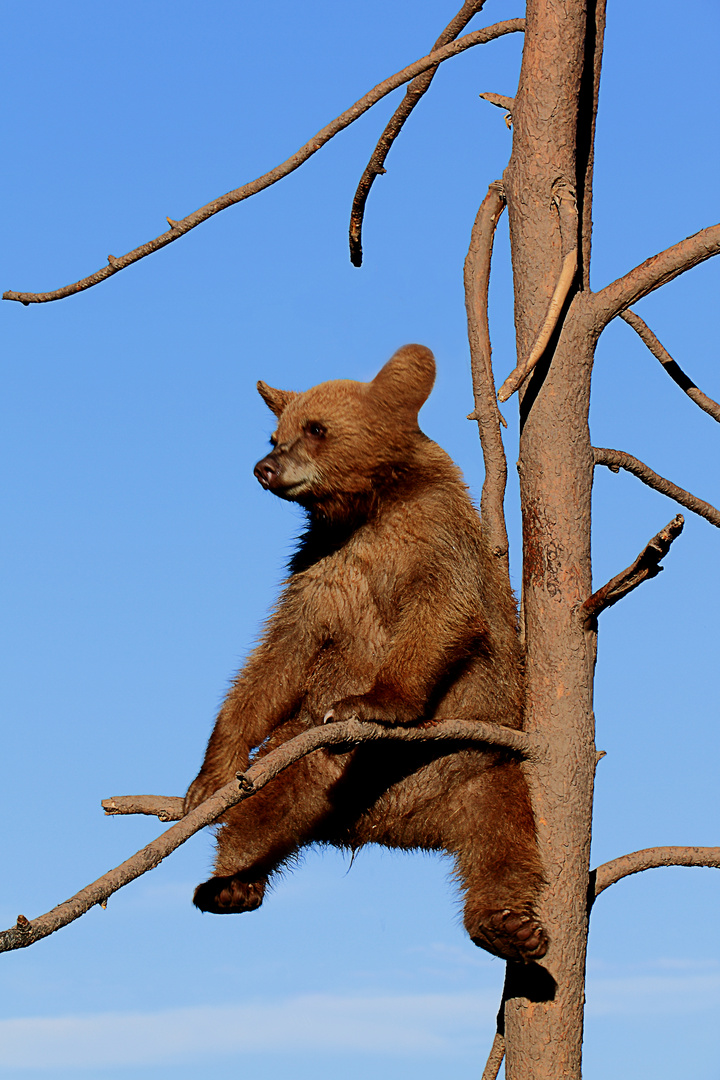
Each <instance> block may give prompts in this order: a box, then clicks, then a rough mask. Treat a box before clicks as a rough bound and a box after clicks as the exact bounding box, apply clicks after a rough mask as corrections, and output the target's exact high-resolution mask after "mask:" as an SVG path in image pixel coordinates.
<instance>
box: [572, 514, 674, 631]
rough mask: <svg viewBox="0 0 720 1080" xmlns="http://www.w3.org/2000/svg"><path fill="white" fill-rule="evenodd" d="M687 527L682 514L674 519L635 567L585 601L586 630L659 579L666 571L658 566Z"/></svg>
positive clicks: (648, 545) (619, 575) (661, 531)
mask: <svg viewBox="0 0 720 1080" xmlns="http://www.w3.org/2000/svg"><path fill="white" fill-rule="evenodd" d="M684 524H685V519H684V517H683V516H682V514H678V515H677V516H676V517H674V518H673V519H672V521H671V522H669V523H668V524H667V525H666V526H665V528H664V529H661V530H660V532H659V533H658V534H657V536H653V538H652V540H650V541H649V543H648V544H646V546H645V547H644V548H643V550H642V551H641V552H640V554H639V555H638V557H637V559H636V560H635V562H634V563H632V565H630V566H628V567H626V569H625V570H622V571H621V572H620V573H619V574H616V575H615V577H614V578H611V580H610V581H608V583H607V584H606V585H603V587H602V589H598V590H597V592H594V593H593V594H592V596H591V597H589V598H588V599H587V600H586V601H585V603H584V604H583V605H582V607H581V608H580V618H581V619H582V621H583V623H584V625H585V627H586V629H590V628H591V627H592V626H593V625H594V623H595V621H596V620H597V617H598V615H599V614H600V613H601V612H602V611H605V609H606V608H609V607H612V606H613V604H617V602H618V600H622V598H623V597H624V596H627V594H628V593H629V592H632V590H633V589H637V587H638V585H642V583H643V581H647V580H648V579H649V578H654V577H657V575H658V574H659V573H660V571H661V570H662V566H659V565H658V564H659V562H660V560H661V559H662V558H664V557H665V555H667V553H668V551H669V550H670V545H671V544H672V542H673V540H676V539H677V538H678V536H679V535H680V533H681V532H682V530H683V525H684Z"/></svg>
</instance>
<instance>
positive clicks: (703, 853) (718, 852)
mask: <svg viewBox="0 0 720 1080" xmlns="http://www.w3.org/2000/svg"><path fill="white" fill-rule="evenodd" d="M659 866H717V867H720V847H655V848H645V849H644V850H643V851H633V852H632V853H631V854H630V855H622V856H621V857H620V858H619V859H612V860H611V862H606V863H603V864H602V866H598V868H597V870H595V871H594V872H593V873H594V877H595V891H594V895H595V896H599V895H600V893H601V892H604V891H605V889H608V888H609V887H610V886H611V885H614V884H615V882H616V881H620V880H621V879H622V878H624V877H628V876H629V875H630V874H638V873H640V871H641V870H654V869H656V868H657V867H659Z"/></svg>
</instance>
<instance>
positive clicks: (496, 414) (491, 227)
mask: <svg viewBox="0 0 720 1080" xmlns="http://www.w3.org/2000/svg"><path fill="white" fill-rule="evenodd" d="M504 209H505V193H504V190H503V186H502V184H501V183H500V182H499V181H496V182H495V183H493V184H491V185H490V188H489V189H488V193H487V195H486V196H485V198H484V199H483V201H482V204H481V206H480V209H479V210H478V212H477V217H476V218H475V224H474V225H473V228H472V233H471V236H470V249H469V251H468V253H467V257H466V259H465V308H466V310H467V321H468V340H469V342H470V366H471V369H472V381H473V393H474V396H475V409H474V411H473V412H471V413H470V418H471V419H473V420H477V423H478V429H479V432H480V443H481V445H482V452H483V459H484V462H485V479H484V481H483V488H482V497H481V500H480V512H481V515H482V519H483V525H484V528H485V529H486V535H487V538H488V543H489V544H490V550H491V551H492V553H493V555H496V556H497V557H498V558H502V559H504V560H505V567H506V569H507V566H508V563H507V559H508V546H509V545H508V536H507V529H506V526H505V511H504V507H503V503H504V499H505V486H506V483H507V460H506V458H505V449H504V447H503V441H502V433H501V431H500V425H501V424H502V423H504V422H505V421H504V420H503V417H502V414H501V413H500V410H499V408H498V404H497V399H496V397H495V379H494V377H493V369H492V348H491V345H490V327H489V323H488V287H489V283H490V263H491V260H492V249H493V240H494V238H495V229H496V227H497V223H498V220H499V219H500V215H501V214H502V212H503V210H504ZM508 581H509V579H508Z"/></svg>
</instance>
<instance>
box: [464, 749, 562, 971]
mask: <svg viewBox="0 0 720 1080" xmlns="http://www.w3.org/2000/svg"><path fill="white" fill-rule="evenodd" d="M481 785H482V798H481V799H480V804H481V805H480V806H479V807H478V810H479V813H478V818H477V820H476V822H475V823H474V827H472V826H471V827H469V828H468V829H467V830H466V831H465V839H464V841H462V842H461V843H459V844H458V845H457V848H456V851H457V871H458V877H459V879H460V881H461V884H462V886H463V889H464V891H465V894H466V895H465V909H464V923H465V928H466V929H467V932H468V934H469V935H470V937H471V938H472V940H473V941H474V942H475V944H476V945H480V946H482V948H484V949H487V950H488V951H489V952H491V953H494V954H495V955H496V956H501V957H502V958H503V959H505V960H525V961H529V960H539V959H540V958H541V957H543V956H544V955H545V953H546V952H547V948H548V937H547V934H546V932H545V930H544V929H543V927H542V925H541V924H540V922H539V920H538V918H537V916H536V914H535V901H536V899H537V897H538V894H539V892H540V889H541V887H542V884H543V874H542V867H541V864H540V857H539V854H538V850H537V842H536V837H535V822H534V819H533V814H532V808H531V805H530V797H529V793H528V790H527V785H526V782H525V778H524V776H523V775H522V771H521V769H520V766H519V764H518V763H517V762H505V763H502V764H498V765H496V766H495V767H494V768H491V769H490V770H489V771H488V772H487V773H486V774H485V775H484V776H483V777H482V780H481ZM472 801H474V800H472ZM472 801H471V802H472ZM476 805H477V804H476Z"/></svg>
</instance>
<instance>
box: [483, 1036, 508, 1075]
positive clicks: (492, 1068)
mask: <svg viewBox="0 0 720 1080" xmlns="http://www.w3.org/2000/svg"><path fill="white" fill-rule="evenodd" d="M504 1057H505V1036H504V1035H501V1034H500V1032H499V1031H496V1032H495V1038H494V1039H493V1044H492V1046H491V1047H490V1053H489V1054H488V1059H487V1062H486V1064H485V1068H484V1069H483V1074H482V1077H481V1080H497V1074H498V1073H499V1072H500V1066H501V1065H502V1063H503V1058H504Z"/></svg>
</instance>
